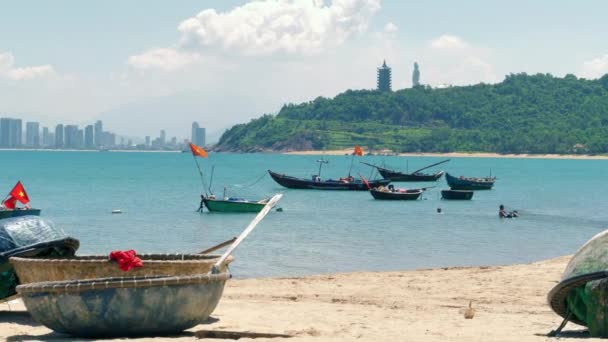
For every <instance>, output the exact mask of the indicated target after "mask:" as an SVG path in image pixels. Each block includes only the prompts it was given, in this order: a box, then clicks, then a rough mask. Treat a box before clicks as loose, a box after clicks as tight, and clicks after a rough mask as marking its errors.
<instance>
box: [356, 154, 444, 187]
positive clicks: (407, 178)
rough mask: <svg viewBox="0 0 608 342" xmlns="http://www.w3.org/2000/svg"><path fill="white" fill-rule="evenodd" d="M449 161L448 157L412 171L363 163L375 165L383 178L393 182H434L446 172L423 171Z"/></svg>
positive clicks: (372, 165)
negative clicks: (401, 170)
mask: <svg viewBox="0 0 608 342" xmlns="http://www.w3.org/2000/svg"><path fill="white" fill-rule="evenodd" d="M449 161H450V160H449V159H446V160H443V161H440V162H438V163H435V164H431V165H427V166H425V167H423V168H421V169H418V170H416V171H414V172H411V173H408V172H400V171H396V170H391V169H387V168H384V167H381V166H378V165H374V164H369V163H364V162H362V164H365V165H369V166H371V167H375V168H376V169H377V170H378V172H379V173H380V175H382V178H384V179H390V180H391V181H393V182H434V181H436V180H438V179H439V178H441V176H443V174H444V173H445V172H444V171H437V172H435V173H422V172H421V171H423V170H426V169H428V168H431V167H433V166H437V165H440V164H443V163H447V162H449Z"/></svg>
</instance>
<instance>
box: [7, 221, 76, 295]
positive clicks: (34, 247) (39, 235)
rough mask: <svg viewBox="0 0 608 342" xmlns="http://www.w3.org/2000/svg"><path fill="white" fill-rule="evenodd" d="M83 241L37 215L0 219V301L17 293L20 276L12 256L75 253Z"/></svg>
mask: <svg viewBox="0 0 608 342" xmlns="http://www.w3.org/2000/svg"><path fill="white" fill-rule="evenodd" d="M79 245H80V243H79V242H78V240H76V239H74V238H71V237H69V236H67V235H66V234H65V233H64V232H63V230H61V229H58V228H56V227H55V226H53V224H51V223H50V222H49V221H46V220H43V219H41V218H40V217H38V216H21V217H11V218H7V219H4V220H0V301H3V300H7V299H10V298H11V297H12V296H14V295H15V294H16V291H15V288H16V287H17V285H19V282H20V279H19V277H18V276H17V274H16V272H15V269H14V267H13V265H12V264H10V263H9V258H11V257H38V256H55V257H60V256H73V255H74V253H75V252H76V250H77V249H78V247H79Z"/></svg>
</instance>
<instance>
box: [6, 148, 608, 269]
mask: <svg viewBox="0 0 608 342" xmlns="http://www.w3.org/2000/svg"><path fill="white" fill-rule="evenodd" d="M319 158H320V156H299V155H282V154H230V153H210V155H209V158H208V159H202V158H199V159H198V161H199V163H200V165H201V168H202V169H203V172H204V175H205V179H206V180H205V183H206V184H207V186H206V187H205V189H204V190H203V186H202V183H201V179H200V177H199V173H198V170H197V168H196V164H195V162H194V160H193V158H192V155H191V154H190V153H138V152H131V153H118V152H55V151H0V163H1V167H2V172H1V173H0V191H2V190H1V189H4V191H5V192H6V193H8V192H9V191H10V189H11V188H12V186H13V185H14V183H15V182H17V181H18V180H21V181H22V182H23V184H24V186H25V188H26V190H27V192H28V194H29V197H30V199H31V205H32V206H33V207H36V208H41V209H42V215H41V216H42V217H44V218H46V219H49V220H51V221H53V222H54V223H55V224H56V225H59V226H60V227H61V228H63V229H64V230H65V231H66V232H67V233H68V234H69V235H71V236H74V237H76V238H78V239H79V240H80V242H81V247H80V250H79V253H80V254H104V255H105V254H109V253H110V252H111V251H112V250H125V249H135V250H136V251H137V252H138V253H196V252H198V251H200V250H203V249H206V248H207V247H210V246H212V245H214V244H217V243H219V242H222V241H224V240H228V239H230V238H231V237H233V236H237V235H238V234H239V233H240V232H241V231H242V230H243V229H244V228H245V227H246V226H247V224H248V223H249V222H250V221H251V220H252V219H253V217H254V216H255V214H225V213H208V212H204V213H198V212H196V209H197V208H198V206H199V202H200V194H201V192H203V191H209V181H210V176H211V170H212V169H213V180H212V182H211V191H212V192H213V193H215V194H216V195H217V196H222V195H223V193H224V189H225V191H226V194H227V195H228V196H234V197H244V198H247V199H262V198H265V197H270V196H272V195H273V194H275V193H284V197H283V199H282V200H281V202H280V203H279V207H281V208H283V211H282V212H277V211H272V212H271V213H270V214H269V215H268V216H267V217H266V218H265V219H264V220H263V221H262V222H261V223H260V224H259V226H258V227H257V228H256V230H254V231H253V233H252V234H251V235H250V236H249V237H248V238H247V239H246V240H245V241H244V242H243V243H242V244H241V246H240V247H239V249H237V251H236V253H235V258H236V259H235V262H234V264H233V266H232V271H233V274H234V275H235V276H236V277H254V276H256V277H257V276H293V275H304V274H316V273H328V272H348V271H384V270H403V269H416V268H430V267H444V266H458V265H496V264H511V263H524V262H532V261H535V260H540V259H545V258H550V257H555V256H559V255H564V254H569V253H573V252H575V251H576V250H577V248H578V247H579V246H581V244H583V243H584V242H585V241H586V240H588V239H589V238H590V237H592V236H593V235H594V234H596V233H598V232H600V231H602V230H603V229H604V228H606V227H607V226H608V225H607V222H608V211H607V210H606V207H607V204H608V198H607V196H606V194H607V193H608V191H607V190H608V185H607V182H606V181H605V179H606V175H608V160H561V159H510V158H503V159H500V158H451V161H450V162H448V163H446V164H443V165H441V166H439V167H437V168H435V170H436V169H443V170H446V171H448V172H450V173H451V174H453V175H455V176H460V175H464V176H489V175H490V173H491V175H493V176H496V177H497V181H496V185H495V187H494V189H493V190H490V191H476V192H475V195H474V197H473V200H471V201H446V200H441V199H440V198H441V195H440V190H441V189H446V188H447V185H446V182H445V179H444V178H442V179H440V180H439V181H437V182H427V183H396V186H398V187H406V188H417V187H428V186H435V188H432V189H429V190H428V191H427V192H425V193H424V194H423V196H422V199H421V200H418V201H395V202H393V201H379V200H374V199H373V198H372V197H371V195H370V194H369V193H367V192H365V191H320V190H292V189H286V188H283V187H281V186H280V185H278V184H276V183H275V182H274V181H273V180H272V179H271V178H270V177H269V176H268V175H267V170H268V169H272V170H273V171H277V172H280V173H285V174H289V175H293V176H299V177H304V178H310V177H311V175H312V174H317V173H318V163H317V162H316V161H317V160H318V159H319ZM325 158H326V159H327V160H329V163H328V164H325V165H324V166H323V170H322V171H321V176H322V177H323V178H327V177H332V178H338V177H342V176H345V175H346V174H348V171H349V168H350V165H351V161H352V158H351V157H350V156H325ZM442 159H445V158H438V157H437V158H435V157H407V158H406V157H394V156H391V157H380V156H364V157H361V158H356V159H355V160H354V163H353V168H352V172H351V173H352V174H353V175H358V174H361V175H363V176H365V177H369V176H370V171H372V170H371V169H370V168H369V167H368V166H365V165H363V164H360V163H359V161H365V162H368V163H376V164H385V165H387V166H391V167H394V168H398V169H401V170H405V168H406V165H407V166H408V167H409V170H410V171H413V170H414V169H417V168H420V167H423V166H425V165H428V164H431V163H434V162H438V161H440V160H442ZM500 204H504V205H505V206H506V207H507V209H510V210H514V209H515V210H518V211H519V213H520V215H521V217H519V218H517V219H499V218H498V206H499V205H500ZM437 208H441V209H442V213H441V214H438V213H437ZM113 209H121V210H122V212H123V213H122V214H112V213H111V211H112V210H113Z"/></svg>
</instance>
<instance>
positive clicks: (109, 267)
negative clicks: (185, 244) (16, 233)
mask: <svg viewBox="0 0 608 342" xmlns="http://www.w3.org/2000/svg"><path fill="white" fill-rule="evenodd" d="M137 257H138V258H140V259H141V260H142V262H143V264H144V267H138V268H133V269H131V270H129V273H128V274H129V275H130V276H137V277H142V276H153V275H164V276H186V275H194V274H205V273H207V272H209V271H211V268H212V267H213V265H214V264H215V263H216V262H217V261H218V259H219V257H220V256H219V255H209V254H207V255H202V254H138V255H137ZM233 260H234V258H233V257H232V256H230V257H228V258H227V259H226V261H225V262H224V263H223V264H222V267H221V271H223V272H226V271H227V270H228V265H229V264H230V263H231V262H232V261H233ZM10 263H11V264H12V265H13V267H14V268H15V271H16V272H17V276H18V277H19V280H20V281H21V283H22V284H27V283H38V282H44V281H64V280H76V279H93V278H116V277H122V276H124V275H125V272H124V271H122V270H121V269H120V268H118V266H117V264H116V262H115V261H111V260H109V259H108V256H107V255H86V256H65V257H57V256H45V257H36V258H32V257H11V258H10Z"/></svg>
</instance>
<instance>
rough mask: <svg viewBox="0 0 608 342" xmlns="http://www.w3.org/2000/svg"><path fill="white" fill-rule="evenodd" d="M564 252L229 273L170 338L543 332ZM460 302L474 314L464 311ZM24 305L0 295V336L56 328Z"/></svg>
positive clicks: (505, 336) (421, 337)
mask: <svg viewBox="0 0 608 342" xmlns="http://www.w3.org/2000/svg"><path fill="white" fill-rule="evenodd" d="M569 259H570V256H563V257H558V258H554V259H549V260H543V261H539V262H534V263H530V264H518V265H509V266H489V267H485V266H481V267H451V268H437V269H420V270H415V271H393V272H354V273H338V274H325V275H317V276H306V277H290V278H259V279H243V280H230V281H228V283H227V286H226V289H225V291H224V295H223V298H222V300H221V301H220V304H219V306H218V307H217V309H216V310H215V312H214V313H213V314H212V317H213V320H212V321H211V323H210V324H203V325H198V326H196V327H194V328H192V329H190V330H189V331H187V332H186V333H184V334H182V335H180V336H175V337H171V340H172V341H182V340H183V341H191V340H193V339H195V337H196V336H197V335H196V334H197V333H200V332H201V331H203V330H212V331H229V332H254V333H272V334H288V335H292V336H294V338H290V339H288V341H343V340H349V341H351V340H355V339H359V340H361V341H372V340H380V341H401V340H404V338H405V340H408V341H446V340H449V341H462V342H470V341H524V342H527V341H546V340H547V339H548V338H547V336H546V334H547V333H548V332H549V331H551V330H552V329H555V328H556V327H557V326H558V325H559V323H560V322H561V317H559V316H558V315H557V314H555V313H553V312H552V311H551V309H550V308H549V306H548V305H547V302H546V296H547V293H548V292H549V290H550V289H551V288H552V287H553V286H555V284H556V283H557V282H558V281H559V279H560V275H561V273H562V272H563V270H564V268H565V266H566V263H567V262H568V260H569ZM469 301H472V306H473V308H474V309H475V310H476V313H475V317H474V318H473V319H464V317H463V313H464V310H465V309H466V307H467V306H468V305H469ZM24 310H25V309H24V307H23V304H22V303H20V302H18V301H13V302H12V303H10V309H9V307H8V304H6V303H3V304H0V316H2V317H3V319H2V320H0V338H1V339H4V340H8V341H18V340H22V339H23V340H56V339H58V338H61V337H62V336H64V335H59V334H56V333H53V332H52V331H50V330H49V329H47V328H45V327H43V326H40V325H38V324H37V323H36V322H34V321H33V320H31V318H30V316H29V315H28V314H27V313H26V312H25V311H24ZM581 330H583V328H582V327H580V326H577V325H575V324H572V323H569V324H568V325H567V326H566V328H565V331H569V332H570V334H575V335H576V334H581V333H580V331H581ZM573 331H574V332H573ZM581 336H583V335H581ZM133 340H134V341H163V340H165V338H162V337H156V338H144V339H133ZM214 340H215V339H214ZM229 340H230V339H226V341H229ZM256 340H260V341H281V340H287V339H282V338H273V339H263V338H262V339H256ZM590 340H593V339H590Z"/></svg>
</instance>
